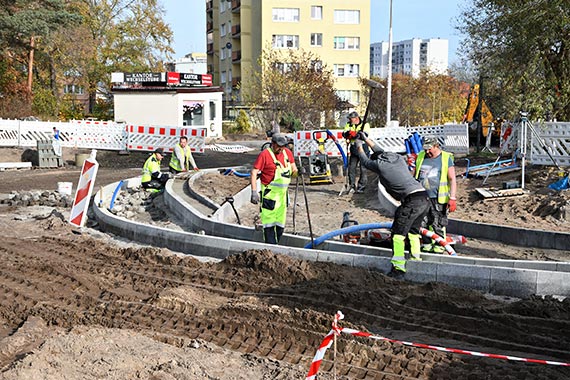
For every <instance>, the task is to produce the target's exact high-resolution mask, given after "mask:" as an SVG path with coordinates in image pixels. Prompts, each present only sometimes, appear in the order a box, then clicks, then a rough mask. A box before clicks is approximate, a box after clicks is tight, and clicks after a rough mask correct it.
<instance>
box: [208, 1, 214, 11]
mask: <svg viewBox="0 0 570 380" xmlns="http://www.w3.org/2000/svg"><path fill="white" fill-rule="evenodd" d="M213 8H214V0H208V1H206V12H209V11H211V10H212V9H213Z"/></svg>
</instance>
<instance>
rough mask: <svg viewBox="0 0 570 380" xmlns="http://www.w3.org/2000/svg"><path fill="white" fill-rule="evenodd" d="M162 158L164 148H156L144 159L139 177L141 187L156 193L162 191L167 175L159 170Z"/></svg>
mask: <svg viewBox="0 0 570 380" xmlns="http://www.w3.org/2000/svg"><path fill="white" fill-rule="evenodd" d="M163 158H164V149H162V148H157V149H156V150H155V151H154V152H152V154H151V155H150V157H149V158H148V159H147V160H146V161H145V163H144V166H143V170H142V178H141V186H142V188H143V189H146V190H148V191H150V192H156V193H158V192H162V191H164V186H166V182H167V181H168V178H169V175H168V173H161V172H160V162H161V161H162V159H163Z"/></svg>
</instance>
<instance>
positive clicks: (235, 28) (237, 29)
mask: <svg viewBox="0 0 570 380" xmlns="http://www.w3.org/2000/svg"><path fill="white" fill-rule="evenodd" d="M240 34H241V25H240V24H237V25H232V37H234V38H237V37H239V35H240Z"/></svg>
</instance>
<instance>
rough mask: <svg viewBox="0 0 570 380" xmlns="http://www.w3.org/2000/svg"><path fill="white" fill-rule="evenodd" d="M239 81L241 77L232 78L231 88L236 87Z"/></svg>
mask: <svg viewBox="0 0 570 380" xmlns="http://www.w3.org/2000/svg"><path fill="white" fill-rule="evenodd" d="M240 83H241V77H235V78H232V88H236V87H237V86H238V85H239V84H240Z"/></svg>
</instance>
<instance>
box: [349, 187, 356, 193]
mask: <svg viewBox="0 0 570 380" xmlns="http://www.w3.org/2000/svg"><path fill="white" fill-rule="evenodd" d="M355 191H356V190H354V187H351V188H350V190H348V193H349V194H354V193H355Z"/></svg>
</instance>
